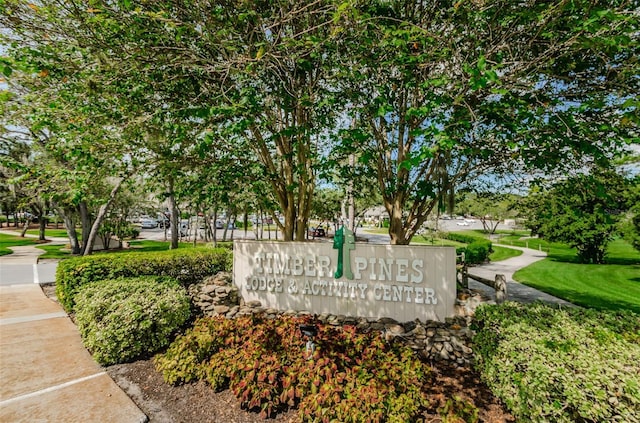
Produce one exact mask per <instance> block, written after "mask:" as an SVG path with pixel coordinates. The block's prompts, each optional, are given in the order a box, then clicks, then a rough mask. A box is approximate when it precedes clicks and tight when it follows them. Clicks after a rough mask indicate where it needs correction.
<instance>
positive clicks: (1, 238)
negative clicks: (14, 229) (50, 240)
mask: <svg viewBox="0 0 640 423" xmlns="http://www.w3.org/2000/svg"><path fill="white" fill-rule="evenodd" d="M37 243H38V242H37V240H36V239H33V238H20V237H19V236H12V235H6V234H0V256H4V255H7V254H11V253H13V251H11V250H10V249H9V248H7V247H17V246H20V245H35V244H37Z"/></svg>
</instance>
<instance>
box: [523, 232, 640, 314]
mask: <svg viewBox="0 0 640 423" xmlns="http://www.w3.org/2000/svg"><path fill="white" fill-rule="evenodd" d="M549 249H550V252H549V257H548V258H547V259H545V260H542V261H539V262H536V263H534V264H532V265H530V266H528V267H526V268H524V269H521V270H519V271H518V272H516V273H515V275H514V279H516V280H517V281H519V282H522V283H524V284H525V285H529V286H531V287H534V288H536V289H539V290H541V291H544V292H547V293H549V294H551V295H555V296H557V297H560V298H563V299H565V300H567V301H570V302H572V303H574V304H577V305H581V306H584V307H592V308H597V309H608V310H620V309H627V310H632V311H635V312H637V313H640V253H639V252H638V251H636V250H634V249H633V248H632V247H631V245H629V244H628V243H626V242H625V241H623V240H615V241H613V242H611V243H610V244H609V248H608V255H607V261H608V263H607V264H581V263H577V262H576V259H575V251H574V250H572V249H569V248H566V247H565V248H564V249H562V248H560V247H559V246H558V244H555V245H554V244H551V245H549Z"/></svg>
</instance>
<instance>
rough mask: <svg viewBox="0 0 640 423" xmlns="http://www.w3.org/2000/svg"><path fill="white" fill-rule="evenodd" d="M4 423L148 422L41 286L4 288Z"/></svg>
mask: <svg viewBox="0 0 640 423" xmlns="http://www.w3.org/2000/svg"><path fill="white" fill-rule="evenodd" d="M0 380H1V381H2V384H1V385H0V422H123V423H129V422H146V421H147V417H146V416H145V415H144V413H142V411H140V409H139V408H138V407H137V406H136V405H135V404H134V403H133V402H132V401H131V399H130V398H129V397H128V396H127V395H126V394H125V393H124V392H123V391H122V390H121V389H120V388H119V387H118V386H117V385H116V384H115V382H113V380H111V378H110V377H109V375H108V374H107V373H106V372H105V371H104V369H103V368H101V367H100V366H99V365H98V364H97V363H96V362H95V361H94V360H93V358H92V357H91V355H89V353H88V352H87V350H86V349H85V347H84V345H83V344H82V341H81V339H80V335H79V333H78V329H77V327H76V326H75V325H74V324H73V323H72V322H71V320H70V319H69V317H68V316H67V314H66V313H65V312H64V311H63V309H62V307H61V306H60V305H59V304H57V303H55V302H53V301H51V300H50V299H49V298H47V297H46V296H45V295H44V293H43V292H42V289H41V288H40V286H39V285H34V284H31V285H11V286H0Z"/></svg>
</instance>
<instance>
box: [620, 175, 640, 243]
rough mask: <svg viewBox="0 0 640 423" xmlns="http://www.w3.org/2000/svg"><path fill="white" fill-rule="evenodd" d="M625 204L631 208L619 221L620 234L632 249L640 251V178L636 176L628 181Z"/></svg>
mask: <svg viewBox="0 0 640 423" xmlns="http://www.w3.org/2000/svg"><path fill="white" fill-rule="evenodd" d="M627 202H628V204H630V205H631V207H630V208H629V210H628V211H627V213H626V215H625V216H624V217H623V218H622V219H621V221H620V233H622V236H623V237H624V238H625V239H626V240H627V241H628V242H629V243H630V244H631V245H632V246H633V248H635V249H636V250H639V251H640V177H638V176H636V177H635V178H634V179H632V180H631V181H630V184H629V190H628V191H627Z"/></svg>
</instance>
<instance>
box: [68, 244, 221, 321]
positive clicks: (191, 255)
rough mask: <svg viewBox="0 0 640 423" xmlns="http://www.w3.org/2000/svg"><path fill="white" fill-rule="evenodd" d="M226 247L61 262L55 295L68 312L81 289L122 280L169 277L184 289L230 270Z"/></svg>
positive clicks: (79, 258)
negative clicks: (146, 276) (106, 281)
mask: <svg viewBox="0 0 640 423" xmlns="http://www.w3.org/2000/svg"><path fill="white" fill-rule="evenodd" d="M231 260H232V256H231V251H230V250H229V249H226V248H192V249H178V250H170V251H160V252H148V253H137V254H118V253H104V254H97V255H92V256H85V257H74V258H71V259H68V260H64V261H61V262H60V263H59V264H58V268H57V270H56V295H57V297H58V300H59V301H60V303H61V304H62V305H63V307H64V308H65V310H66V311H67V312H71V311H73V307H74V304H75V298H74V297H75V294H76V293H77V291H78V289H79V288H80V286H82V285H85V284H88V283H91V282H95V281H100V280H105V279H117V278H121V277H135V276H144V275H150V276H169V277H172V278H175V279H176V280H178V281H179V282H180V283H181V284H182V285H183V286H188V285H191V284H194V283H198V282H200V281H201V280H202V279H204V278H205V277H206V276H210V275H215V274H216V273H218V272H220V271H226V270H229V269H231Z"/></svg>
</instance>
